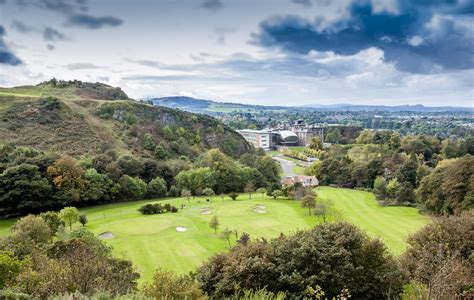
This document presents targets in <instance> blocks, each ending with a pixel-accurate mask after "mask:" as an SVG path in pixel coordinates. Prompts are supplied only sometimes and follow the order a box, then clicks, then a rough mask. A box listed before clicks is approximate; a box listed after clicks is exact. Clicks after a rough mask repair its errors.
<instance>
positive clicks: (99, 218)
mask: <svg viewBox="0 0 474 300" xmlns="http://www.w3.org/2000/svg"><path fill="white" fill-rule="evenodd" d="M318 197H320V198H324V199H330V200H331V201H332V202H333V203H334V211H333V212H331V216H330V217H329V219H330V220H335V219H337V220H347V221H349V222H351V223H354V224H356V225H358V226H359V227H360V228H362V229H364V230H366V231H367V232H368V233H369V234H370V235H371V236H374V237H380V238H381V239H382V240H383V241H384V242H385V243H386V245H387V246H388V247H389V249H390V250H391V251H392V252H393V253H395V254H399V253H401V252H402V251H403V250H404V249H405V239H406V237H407V235H408V234H410V233H413V232H415V231H416V230H417V229H419V228H420V227H422V226H423V225H424V224H426V223H427V222H428V219H427V218H426V217H424V216H421V215H420V214H418V212H417V210H416V209H414V208H408V207H380V206H378V204H377V202H376V201H375V199H374V196H373V195H372V194H371V193H367V192H362V191H356V190H346V189H335V188H330V187H321V188H319V190H318ZM198 201H199V203H198ZM149 202H150V201H139V202H128V203H118V204H110V205H103V206H97V207H92V208H86V209H83V210H82V211H83V212H85V213H86V214H87V216H88V218H89V224H88V225H87V227H88V228H89V229H90V230H91V231H92V232H94V233H96V234H100V233H104V232H111V233H113V235H114V236H115V237H114V238H112V239H107V240H105V241H106V243H108V244H110V245H112V246H113V248H114V253H115V255H116V256H119V257H125V258H128V259H131V260H132V261H133V262H134V264H135V266H136V267H137V268H138V269H139V270H140V272H141V274H142V279H144V280H147V279H150V278H151V276H152V273H153V270H154V269H156V268H157V267H159V266H161V267H164V268H170V269H171V268H172V269H173V270H175V271H176V272H178V273H181V274H183V273H187V272H189V271H192V270H194V269H195V268H196V267H197V266H199V265H200V264H201V263H202V261H204V260H205V259H206V258H208V257H209V256H211V255H212V254H214V253H217V252H220V251H225V250H226V249H227V242H226V241H224V240H221V239H220V238H219V237H218V235H215V234H214V231H213V230H212V229H210V228H209V226H208V222H209V220H210V218H211V217H212V215H217V216H218V217H219V220H220V223H221V226H220V228H219V231H221V230H222V229H224V228H226V227H227V228H229V229H231V230H237V231H238V233H239V235H240V233H242V232H248V233H249V234H250V236H251V237H252V238H256V237H266V238H271V237H275V236H278V235H279V234H280V232H284V233H291V232H292V231H295V230H297V229H303V228H310V227H312V226H314V225H316V224H317V223H318V222H321V221H322V220H319V219H318V218H316V217H314V216H309V215H308V211H307V209H303V208H301V207H300V204H299V203H298V202H294V201H291V200H281V199H280V200H273V199H271V198H269V197H266V196H265V197H263V198H262V196H261V195H257V194H254V195H253V197H252V199H251V200H249V199H248V195H245V194H242V195H240V197H239V198H238V199H237V201H232V200H230V199H229V198H225V199H224V200H221V198H220V197H214V198H213V199H212V202H211V203H207V202H205V200H204V199H202V198H196V199H191V200H190V204H189V205H188V203H187V201H186V200H184V199H181V198H178V199H169V200H163V201H162V202H169V203H172V204H173V205H176V206H178V207H180V206H181V204H186V205H187V207H186V208H184V209H183V210H180V211H179V212H178V213H176V214H171V213H166V214H162V215H141V214H140V213H139V212H138V211H137V208H138V207H140V205H142V204H144V203H149ZM257 204H258V205H261V206H263V207H265V208H264V209H263V210H264V211H266V213H262V212H261V211H260V212H255V211H254V210H253V209H254V208H255V206H256V205H257ZM203 208H209V210H210V212H211V214H202V209H203ZM11 224H12V221H11V220H5V221H0V235H1V234H6V232H7V230H8V228H9V227H10V226H11ZM178 226H180V227H186V228H187V231H185V232H178V231H177V230H176V227H178ZM218 234H219V232H218ZM234 241H235V236H233V237H232V243H235V242H234Z"/></svg>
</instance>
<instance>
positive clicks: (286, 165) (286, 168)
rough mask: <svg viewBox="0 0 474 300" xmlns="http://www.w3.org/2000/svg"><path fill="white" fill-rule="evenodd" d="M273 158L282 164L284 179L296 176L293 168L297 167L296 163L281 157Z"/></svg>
mask: <svg viewBox="0 0 474 300" xmlns="http://www.w3.org/2000/svg"><path fill="white" fill-rule="evenodd" d="M272 158H273V159H274V160H276V161H278V162H279V163H280V165H281V168H282V169H283V177H286V176H295V175H296V174H295V173H294V172H293V167H294V166H295V165H296V164H295V163H294V162H292V161H290V160H287V159H284V158H282V157H279V156H273V157H272Z"/></svg>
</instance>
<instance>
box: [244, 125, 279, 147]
mask: <svg viewBox="0 0 474 300" xmlns="http://www.w3.org/2000/svg"><path fill="white" fill-rule="evenodd" d="M237 132H238V133H240V134H241V135H242V136H243V137H244V139H245V140H246V141H247V142H249V143H251V144H252V145H254V146H255V148H262V149H265V150H269V149H270V146H271V136H272V133H271V132H270V131H267V130H251V129H243V130H237Z"/></svg>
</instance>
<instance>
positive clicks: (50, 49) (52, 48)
mask: <svg viewBox="0 0 474 300" xmlns="http://www.w3.org/2000/svg"><path fill="white" fill-rule="evenodd" d="M46 48H47V49H48V50H49V51H53V50H54V49H56V47H55V46H54V45H51V44H48V45H46Z"/></svg>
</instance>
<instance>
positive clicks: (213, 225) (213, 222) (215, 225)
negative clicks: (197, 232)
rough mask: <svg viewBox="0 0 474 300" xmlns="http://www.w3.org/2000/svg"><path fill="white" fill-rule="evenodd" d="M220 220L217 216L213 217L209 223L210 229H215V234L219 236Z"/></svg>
mask: <svg viewBox="0 0 474 300" xmlns="http://www.w3.org/2000/svg"><path fill="white" fill-rule="evenodd" d="M219 224H220V223H219V218H218V217H217V216H212V218H211V220H210V221H209V227H211V228H212V229H214V234H217V229H218V228H219Z"/></svg>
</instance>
